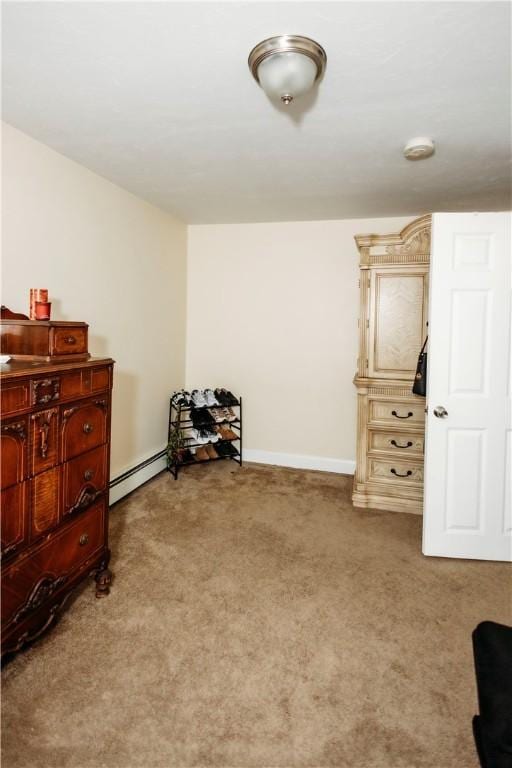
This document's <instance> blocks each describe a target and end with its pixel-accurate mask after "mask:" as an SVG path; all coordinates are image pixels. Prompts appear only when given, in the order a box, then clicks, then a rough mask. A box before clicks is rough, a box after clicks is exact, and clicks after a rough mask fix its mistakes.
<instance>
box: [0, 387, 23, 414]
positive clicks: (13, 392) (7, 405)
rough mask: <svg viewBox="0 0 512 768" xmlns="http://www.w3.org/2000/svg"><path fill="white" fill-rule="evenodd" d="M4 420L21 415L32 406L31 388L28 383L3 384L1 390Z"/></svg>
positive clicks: (0, 396) (0, 397) (0, 398)
mask: <svg viewBox="0 0 512 768" xmlns="http://www.w3.org/2000/svg"><path fill="white" fill-rule="evenodd" d="M0 403H1V413H2V419H5V418H6V417H7V416H11V415H12V414H14V413H19V411H23V410H25V409H26V408H28V407H29V406H30V387H29V383H28V381H23V382H20V383H13V384H3V383H2V387H1V388H0Z"/></svg>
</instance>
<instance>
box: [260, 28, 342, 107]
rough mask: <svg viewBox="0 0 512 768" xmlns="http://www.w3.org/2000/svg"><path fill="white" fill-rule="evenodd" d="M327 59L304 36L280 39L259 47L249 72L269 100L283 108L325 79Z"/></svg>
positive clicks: (262, 43) (321, 49) (320, 49)
mask: <svg viewBox="0 0 512 768" xmlns="http://www.w3.org/2000/svg"><path fill="white" fill-rule="evenodd" d="M326 63H327V56H326V55H325V51H324V49H323V48H322V46H321V45H319V44H318V43H316V42H315V41H314V40H311V39H310V38H309V37H302V35H279V36H278V37H269V38H268V39H267V40H263V41H262V42H261V43H258V45H256V46H255V47H254V48H253V49H252V51H251V52H250V54H249V69H250V70H251V72H252V74H253V77H254V79H255V80H256V82H257V83H259V84H260V85H261V87H262V88H263V90H264V91H265V93H266V94H267V96H268V97H269V98H270V99H281V101H282V102H283V104H290V102H291V101H293V100H294V99H296V98H298V97H299V96H303V95H304V94H305V93H307V92H308V91H309V90H311V88H312V87H313V85H314V84H315V82H317V81H318V80H319V79H320V78H321V77H322V75H323V73H324V70H325V65H326Z"/></svg>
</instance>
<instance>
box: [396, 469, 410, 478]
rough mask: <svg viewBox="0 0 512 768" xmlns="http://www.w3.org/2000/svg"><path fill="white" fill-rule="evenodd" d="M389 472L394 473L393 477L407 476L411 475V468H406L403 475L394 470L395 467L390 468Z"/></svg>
mask: <svg viewBox="0 0 512 768" xmlns="http://www.w3.org/2000/svg"><path fill="white" fill-rule="evenodd" d="M391 474H392V475H395V477H409V475H412V469H408V470H407V472H406V473H405V475H401V474H400V472H397V471H396V469H392V470H391Z"/></svg>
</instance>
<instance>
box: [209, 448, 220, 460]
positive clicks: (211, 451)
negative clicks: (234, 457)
mask: <svg viewBox="0 0 512 768" xmlns="http://www.w3.org/2000/svg"><path fill="white" fill-rule="evenodd" d="M206 453H207V454H208V456H209V457H210V459H218V458H219V454H218V453H217V451H216V450H215V448H214V447H213V445H211V444H208V445H207V446H206Z"/></svg>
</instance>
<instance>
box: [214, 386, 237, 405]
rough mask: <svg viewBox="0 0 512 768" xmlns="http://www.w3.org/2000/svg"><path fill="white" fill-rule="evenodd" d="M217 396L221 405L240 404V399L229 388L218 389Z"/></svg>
mask: <svg viewBox="0 0 512 768" xmlns="http://www.w3.org/2000/svg"><path fill="white" fill-rule="evenodd" d="M215 397H216V398H217V401H218V403H219V405H239V403H238V400H237V399H236V397H235V396H234V394H233V393H232V392H230V391H229V389H216V390H215Z"/></svg>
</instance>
